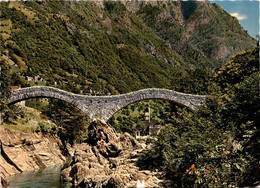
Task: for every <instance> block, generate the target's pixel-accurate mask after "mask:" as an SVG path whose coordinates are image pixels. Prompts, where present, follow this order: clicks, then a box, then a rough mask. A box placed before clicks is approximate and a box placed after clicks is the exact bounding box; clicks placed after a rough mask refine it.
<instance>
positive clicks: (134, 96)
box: [7, 86, 205, 122]
mask: <svg viewBox="0 0 260 188" xmlns="http://www.w3.org/2000/svg"><path fill="white" fill-rule="evenodd" d="M40 97H41V98H43V97H46V98H55V99H60V100H63V101H66V102H68V103H70V104H72V105H74V106H76V107H77V108H79V109H80V110H82V111H83V112H84V113H85V114H86V115H88V116H89V117H90V118H91V119H92V120H97V119H98V120H101V121H105V122H106V121H107V120H108V119H109V118H111V117H112V116H113V115H114V114H115V113H116V112H117V111H119V110H120V109H122V108H123V107H125V106H127V105H129V104H132V103H135V102H138V101H142V100H147V99H161V100H167V101H171V102H173V103H176V104H179V105H182V106H186V107H187V108H188V109H190V110H192V111H195V110H196V109H197V108H198V107H199V106H200V105H202V104H203V103H204V102H205V96H202V95H191V94H185V93H180V92H176V91H172V90H168V89H158V88H149V89H142V90H139V91H135V92H131V93H126V94H121V95H110V96H85V95H77V94H73V93H70V92H66V91H63V90H60V89H57V88H54V87H47V86H41V87H40V86H39V87H28V88H23V89H19V90H16V91H14V92H12V94H11V97H10V98H9V99H8V100H7V104H12V103H16V102H19V101H23V100H26V99H30V98H40Z"/></svg>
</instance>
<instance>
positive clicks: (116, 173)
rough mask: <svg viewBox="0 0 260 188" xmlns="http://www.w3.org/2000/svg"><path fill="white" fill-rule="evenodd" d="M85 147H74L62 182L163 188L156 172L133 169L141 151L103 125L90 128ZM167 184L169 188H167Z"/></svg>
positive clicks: (135, 143)
mask: <svg viewBox="0 0 260 188" xmlns="http://www.w3.org/2000/svg"><path fill="white" fill-rule="evenodd" d="M88 136H89V139H88V140H87V143H84V144H80V145H77V146H75V153H74V156H73V159H72V162H71V164H70V166H69V167H68V168H66V169H64V170H63V171H62V179H63V180H64V181H69V182H71V183H73V184H74V185H78V186H79V187H96V188H97V187H118V188H122V187H136V185H137V182H138V180H139V182H140V184H144V187H164V186H166V187H167V186H168V185H170V184H169V182H168V181H163V180H160V179H158V177H160V175H161V174H160V173H159V172H151V171H148V170H145V171H142V170H140V169H139V168H138V167H137V166H136V165H135V162H136V160H137V158H136V157H137V153H138V152H140V151H141V150H143V149H144V146H142V145H141V144H140V143H139V142H138V141H137V140H135V139H134V138H133V137H132V136H131V135H130V134H128V133H124V134H118V133H116V132H115V130H114V129H113V128H111V127H109V126H108V125H106V124H102V123H97V124H95V125H94V124H92V125H91V126H90V127H89V135H88ZM167 184H168V185H167Z"/></svg>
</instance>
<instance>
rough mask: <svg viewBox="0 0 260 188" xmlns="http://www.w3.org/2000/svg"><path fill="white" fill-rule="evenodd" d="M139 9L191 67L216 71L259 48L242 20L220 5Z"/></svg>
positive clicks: (162, 5) (152, 4)
mask: <svg viewBox="0 0 260 188" xmlns="http://www.w3.org/2000/svg"><path fill="white" fill-rule="evenodd" d="M136 6H137V7H138V8H137V9H135V10H134V12H135V13H136V14H137V15H138V16H139V17H141V18H143V20H144V21H145V22H146V23H147V24H148V25H149V26H150V27H151V28H152V29H153V30H154V31H155V32H156V33H157V35H158V36H160V37H161V38H163V39H164V40H165V41H168V42H169V43H170V44H171V46H172V49H174V50H175V51H176V52H177V53H178V54H179V55H181V56H182V57H183V59H184V60H185V62H186V64H188V65H192V66H195V67H197V66H202V67H205V68H215V67H216V66H218V65H219V64H223V63H224V62H226V61H227V60H228V57H229V56H231V55H233V54H234V53H236V52H238V51H241V50H244V49H245V48H252V47H253V46H255V40H254V39H253V38H251V37H250V36H249V35H248V34H247V33H246V31H244V29H243V28H242V27H241V26H240V25H239V23H238V20H237V19H236V18H234V17H232V16H230V15H229V14H228V13H227V12H225V11H224V10H223V9H222V8H221V7H219V6H218V5H217V4H211V3H209V2H198V1H173V2H142V3H139V4H138V5H136ZM129 9H131V6H130V8H129ZM131 10H132V9H131Z"/></svg>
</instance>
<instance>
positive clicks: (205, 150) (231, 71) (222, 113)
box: [139, 49, 260, 187]
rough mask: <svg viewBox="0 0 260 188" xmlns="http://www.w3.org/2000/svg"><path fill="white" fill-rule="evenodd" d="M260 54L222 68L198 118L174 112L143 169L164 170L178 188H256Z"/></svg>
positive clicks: (246, 55) (142, 163)
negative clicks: (253, 187)
mask: <svg viewBox="0 0 260 188" xmlns="http://www.w3.org/2000/svg"><path fill="white" fill-rule="evenodd" d="M256 51H257V52H258V49H254V50H252V51H247V52H243V53H240V54H238V55H237V56H235V57H234V58H233V61H232V63H230V62H229V63H227V64H226V65H224V66H223V67H222V68H220V70H221V71H219V72H217V73H216V76H215V84H213V86H212V88H211V89H212V90H211V91H212V95H214V96H213V97H210V98H208V99H207V106H205V107H202V108H201V109H200V110H199V111H198V112H197V113H196V114H192V113H189V112H187V111H185V110H179V111H177V113H174V114H173V115H172V116H173V117H172V118H171V122H170V123H169V124H168V125H167V126H166V127H164V128H163V129H162V131H161V132H160V134H159V136H158V141H157V142H156V143H155V145H154V147H153V148H152V149H151V150H150V151H145V152H144V153H143V154H141V155H140V161H139V165H140V166H143V167H144V168H151V166H149V165H150V164H152V165H156V164H157V166H161V168H165V169H166V170H167V172H168V173H167V177H168V178H170V179H172V180H173V181H174V186H175V187H180V186H185V187H186V186H188V187H189V186H191V185H198V186H211V185H214V186H224V187H227V186H255V185H256V183H257V182H259V177H258V176H257V173H256V172H255V173H254V171H257V172H259V164H258V162H257V161H258V159H259V157H260V153H259V147H260V142H259V128H258V127H259V106H260V104H259V101H260V100H259V81H260V80H259V79H260V78H259V70H258V69H256V67H255V62H259V56H258V55H256V54H255V53H256ZM237 67H239V69H238V68H237ZM222 76H223V77H224V78H225V81H226V82H224V79H223V78H222ZM234 77H235V78H239V79H238V80H236V81H235V79H234ZM214 85H215V86H214ZM158 161H159V163H158ZM257 169H258V170H257Z"/></svg>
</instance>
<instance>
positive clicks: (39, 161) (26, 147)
mask: <svg viewBox="0 0 260 188" xmlns="http://www.w3.org/2000/svg"><path fill="white" fill-rule="evenodd" d="M0 135H1V160H0V168H1V177H2V178H3V179H6V178H8V177H9V176H11V175H15V174H18V173H21V172H25V171H34V170H39V169H40V168H44V167H47V166H52V165H56V164H59V163H60V164H62V163H64V162H65V161H66V154H65V153H63V151H64V146H63V144H62V143H61V142H60V141H59V140H58V139H56V138H54V137H53V136H49V135H44V136H43V135H41V134H36V133H34V134H29V133H24V132H22V131H14V130H9V129H5V128H1V129H0Z"/></svg>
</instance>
